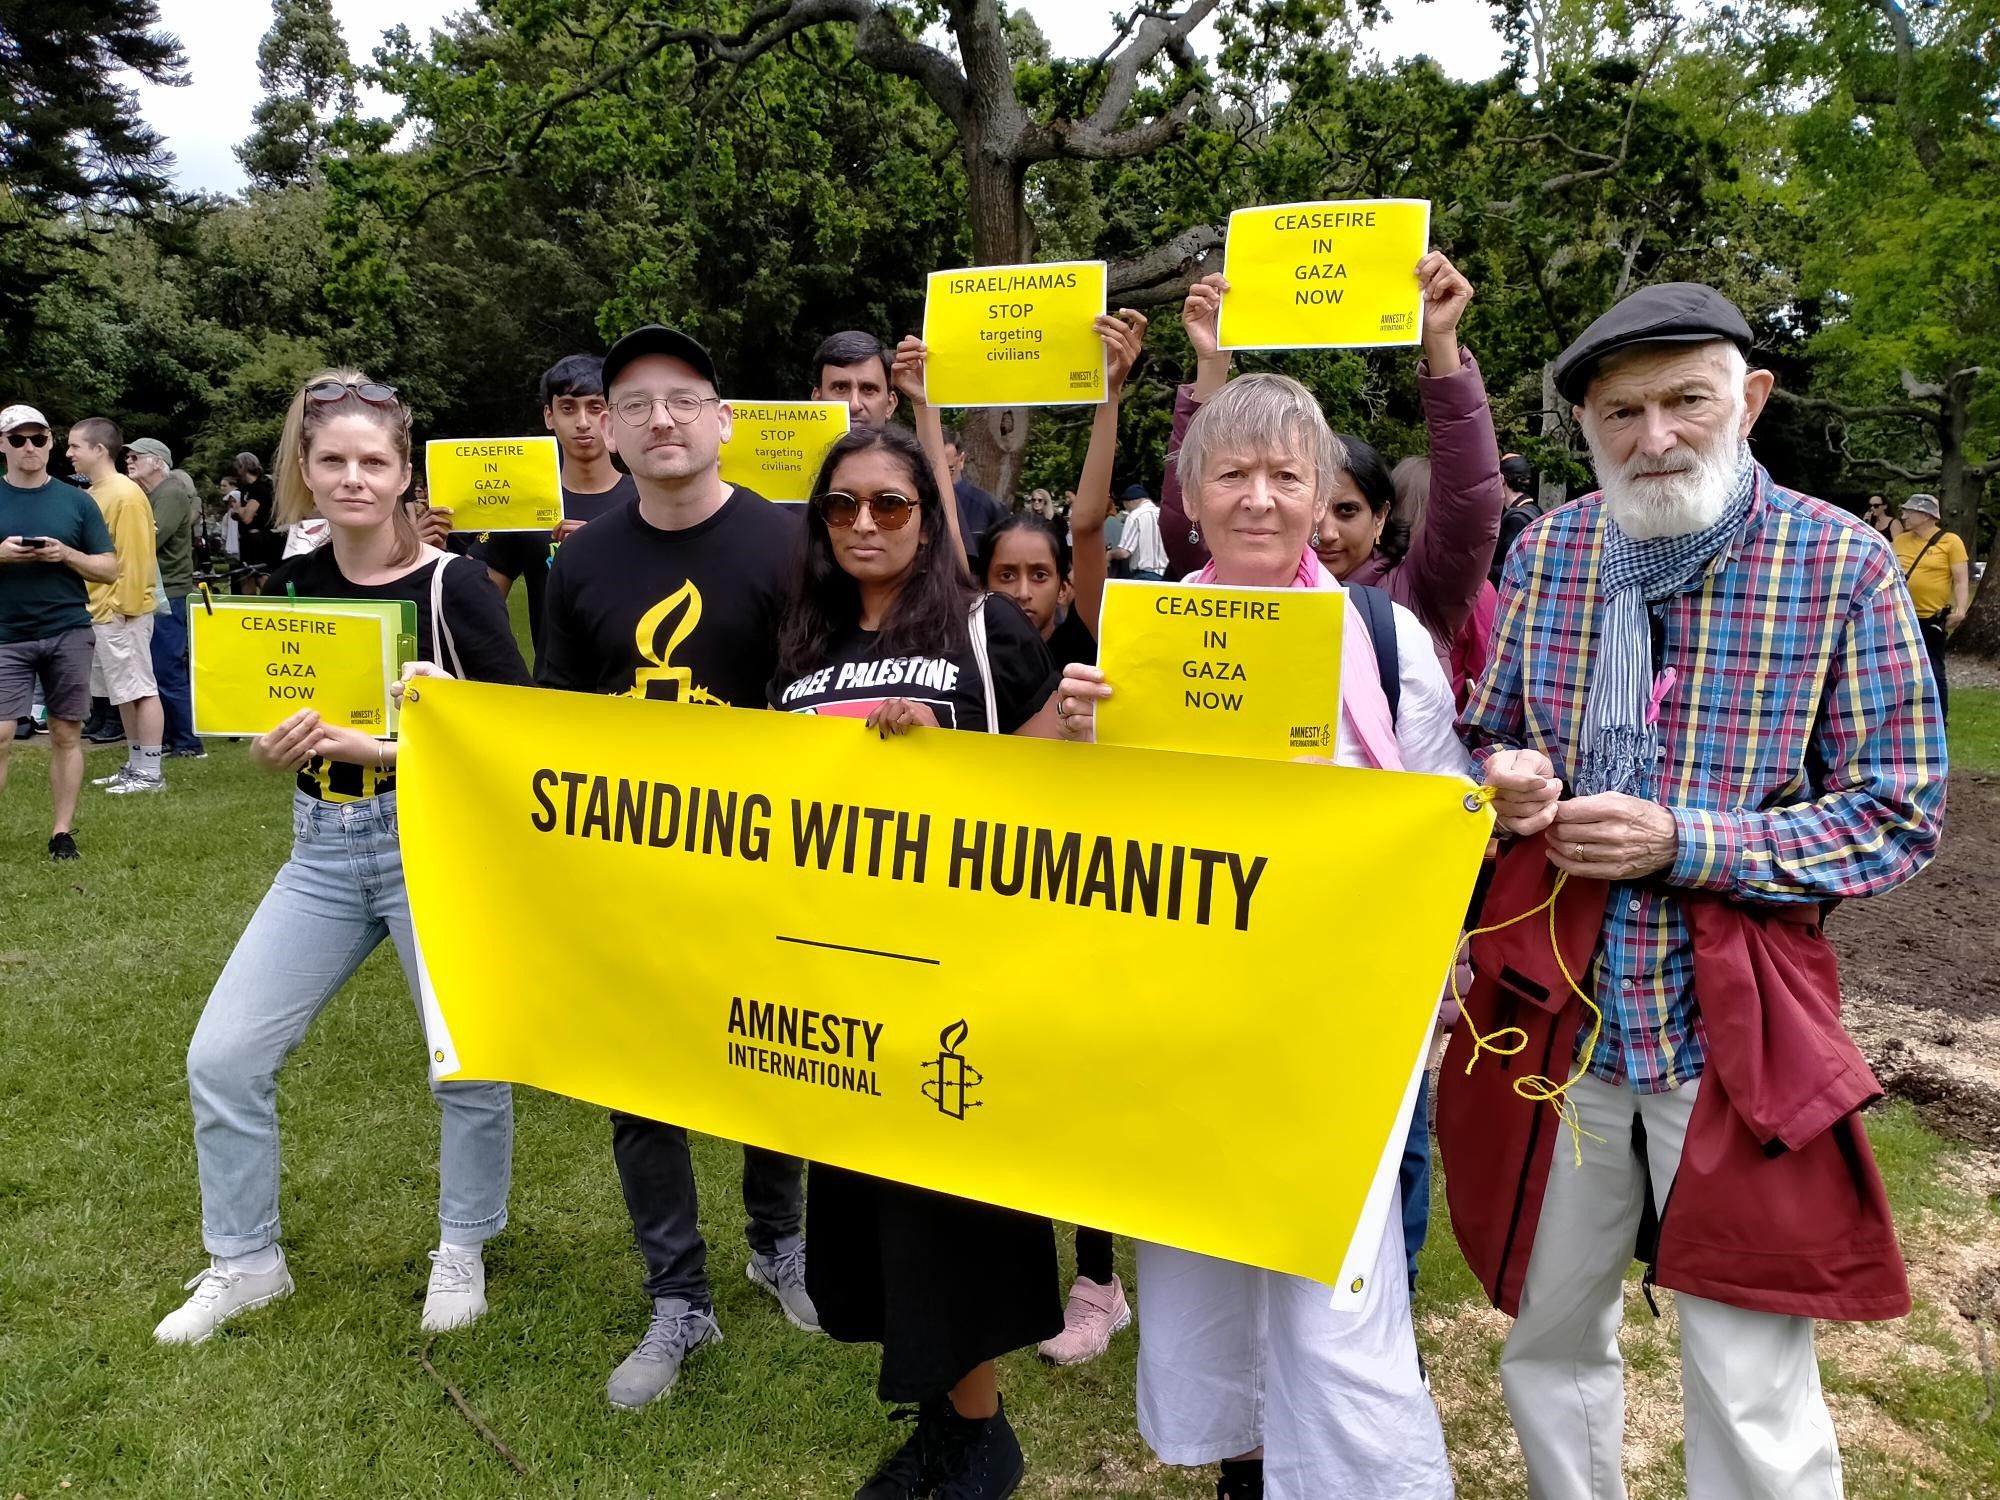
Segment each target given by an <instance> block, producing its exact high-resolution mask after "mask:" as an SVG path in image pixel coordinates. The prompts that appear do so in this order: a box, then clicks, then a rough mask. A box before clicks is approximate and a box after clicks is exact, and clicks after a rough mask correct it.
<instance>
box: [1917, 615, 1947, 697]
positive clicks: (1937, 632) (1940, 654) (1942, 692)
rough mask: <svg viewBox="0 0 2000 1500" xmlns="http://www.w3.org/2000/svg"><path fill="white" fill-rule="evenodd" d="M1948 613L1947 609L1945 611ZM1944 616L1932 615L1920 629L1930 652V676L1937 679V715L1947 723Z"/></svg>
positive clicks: (1925, 645) (1925, 646) (1926, 648)
mask: <svg viewBox="0 0 2000 1500" xmlns="http://www.w3.org/2000/svg"><path fill="white" fill-rule="evenodd" d="M1948 613H1949V611H1947V614H1948ZM1945 618H1946V615H1942V614H1940V615H1932V616H1931V617H1930V618H1929V619H1928V620H1925V621H1924V622H1923V623H1922V631H1923V637H1924V650H1925V651H1927V652H1928V653H1929V654H1930V658H1931V676H1933V677H1935V678H1936V679H1937V690H1938V717H1939V718H1940V719H1942V720H1943V721H1944V722H1945V723H1947V724H1949V723H1950V722H1951V693H1950V692H1949V691H1948V690H1947V689H1946V687H1945V683H1944V643H1945V641H1946V640H1947V639H1949V637H1948V636H1947V635H1946V634H1945V628H1944V622H1945Z"/></svg>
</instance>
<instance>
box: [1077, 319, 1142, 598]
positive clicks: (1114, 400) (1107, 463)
mask: <svg viewBox="0 0 2000 1500" xmlns="http://www.w3.org/2000/svg"><path fill="white" fill-rule="evenodd" d="M1095 326H1096V328H1097V336H1098V337H1099V338H1101V339H1103V340H1104V404H1103V405H1101V406H1099V407H1098V408H1097V415H1096V416H1095V417H1094V418H1093V419H1092V420H1091V424H1090V448H1089V450H1088V451H1087V452H1086V453H1085V454H1084V456H1083V477H1082V478H1081V479H1079V480H1078V481H1077V485H1076V503H1075V504H1074V505H1072V506H1071V507H1070V513H1069V525H1070V531H1071V533H1072V534H1073V535H1074V536H1075V538H1076V541H1075V544H1074V547H1073V549H1072V553H1071V558H1070V585H1071V587H1072V588H1073V589H1074V590H1075V595H1076V597H1075V601H1074V603H1073V604H1072V606H1071V608H1072V610H1073V611H1074V613H1075V615H1076V617H1077V618H1078V619H1079V620H1081V621H1083V623H1084V625H1085V626H1086V627H1087V628H1088V629H1089V631H1090V633H1091V636H1092V637H1093V638H1095V636H1096V635H1097V616H1098V612H1099V610H1100V609H1101V608H1102V607H1103V604H1104V578H1105V573H1106V568H1105V551H1104V518H1105V517H1106V516H1107V515H1109V514H1110V513H1111V475H1112V471H1113V470H1114V469H1115V468H1116V467H1117V464H1118V411H1119V405H1120V403H1121V402H1122V401H1123V399H1124V395H1125V381H1126V379H1127V378H1128V377H1129V376H1130V375H1131V373H1132V366H1133V365H1135V364H1137V363H1138V361H1139V352H1140V350H1141V349H1143V348H1144V347H1145V343H1146V316H1145V314H1144V313H1138V312H1134V311H1133V310H1132V309H1131V308H1129V307H1121V308H1119V309H1118V316H1117V317H1115V318H1114V317H1111V316H1109V315H1106V316H1102V317H1100V318H1098V320H1097V322H1096V325H1095Z"/></svg>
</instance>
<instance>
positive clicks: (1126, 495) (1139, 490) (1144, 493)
mask: <svg viewBox="0 0 2000 1500" xmlns="http://www.w3.org/2000/svg"><path fill="white" fill-rule="evenodd" d="M1118 498H1119V499H1120V500H1150V499H1152V498H1153V492H1152V491H1151V490H1149V489H1147V488H1146V487H1145V486H1144V485H1143V484H1128V485H1126V486H1125V488H1124V489H1122V490H1120V491H1119V492H1118Z"/></svg>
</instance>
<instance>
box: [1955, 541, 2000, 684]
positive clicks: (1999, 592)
mask: <svg viewBox="0 0 2000 1500" xmlns="http://www.w3.org/2000/svg"><path fill="white" fill-rule="evenodd" d="M1951 649H1952V650H1954V651H1962V652H1965V653H1967V654H1969V655H1972V656H1984V657H1986V658H1988V659H1989V660H1992V659H1995V658H2000V528H1996V529H1995V531H1994V533H1993V545H1992V546H1990V547H1988V548H1987V549H1986V574H1985V576H1984V577H1983V578H1982V579H1980V581H1979V587H1978V589H1977V591H1976V592H1975V593H1974V594H1973V596H1972V608H1971V610H1970V611H1969V612H1968V613H1967V614H1966V617H1965V623H1964V624H1963V625H1961V626H1959V627H1958V634H1957V635H1955V636H1953V637H1952V638H1951Z"/></svg>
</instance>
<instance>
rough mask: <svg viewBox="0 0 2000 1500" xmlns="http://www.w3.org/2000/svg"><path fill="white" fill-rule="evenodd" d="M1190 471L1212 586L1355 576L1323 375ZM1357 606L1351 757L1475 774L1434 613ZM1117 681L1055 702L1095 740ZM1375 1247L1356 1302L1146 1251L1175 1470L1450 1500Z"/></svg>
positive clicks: (1150, 1337)
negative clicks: (1330, 541)
mask: <svg viewBox="0 0 2000 1500" xmlns="http://www.w3.org/2000/svg"><path fill="white" fill-rule="evenodd" d="M1177 463H1178V466H1179V479H1180V487H1181V489H1182V491H1183V493H1184V494H1185V496H1186V498H1187V504H1188V509H1187V514H1188V515H1189V517H1190V519H1191V520H1193V521H1194V522H1195V523H1196V524H1197V525H1199V526H1200V528H1201V533H1202V535H1203V536H1204V537H1205V538H1206V539H1207V542H1208V547H1209V550H1210V552H1211V554H1212V560H1211V561H1210V563H1209V564H1208V566H1207V567H1206V568H1204V569H1203V570H1202V572H1201V573H1200V574H1199V575H1198V577H1197V579H1196V581H1197V582H1200V583H1207V584H1222V585H1232V586H1238V587H1262V588H1312V589H1339V588H1340V587H1341V584H1340V582H1339V581H1338V580H1337V579H1335V578H1334V577H1333V575H1332V574H1331V573H1330V572H1329V571H1328V570H1327V568H1326V567H1325V566H1324V564H1322V563H1321V561H1320V559H1319V557H1318V555H1317V552H1316V550H1315V549H1316V547H1317V545H1318V544H1319V543H1320V542H1321V541H1322V540H1323V530H1322V528H1323V527H1324V526H1325V525H1326V524H1327V523H1326V514H1327V509H1328V507H1329V506H1330V505H1331V504H1332V503H1333V501H1334V498H1335V497H1336V496H1337V495H1338V494H1340V493H1341V492H1342V490H1343V486H1344V485H1345V484H1346V482H1347V480H1348V473H1349V469H1348V464H1347V455H1346V452H1345V450H1344V449H1343V447H1342V444H1341V441H1340V439H1338V438H1337V437H1335V436H1334V434H1333V433H1332V431H1331V430H1330V429H1329V428H1328V427H1327V424H1326V419H1325V417H1323V416H1322V415H1321V414H1320V409H1319V405H1318V403H1317V402H1316V401H1315V400H1314V399H1313V396H1312V393H1311V392H1310V391H1308V390H1307V389H1306V388H1305V387H1304V386H1302V385H1300V384H1299V383H1298V382H1297V381H1295V380H1291V379H1288V378H1286V377H1284V376H1282V375H1269V374H1257V375H1246V376H1244V377H1242V378H1241V379H1239V380H1235V381H1232V382H1230V383H1229V385H1228V386H1226V387H1224V388H1223V390H1222V391H1221V392H1220V393H1218V394H1217V395H1215V396H1214V397H1212V398H1211V399H1210V400H1209V401H1208V402H1206V403H1205V404H1204V405H1203V406H1202V408H1201V410H1200V412H1199V413H1198V414H1197V415H1196V416H1195V418H1194V420H1193V422H1192V423H1191V424H1190V425H1189V427H1188V430H1187V436H1186V440H1185V442H1184V443H1183V444H1182V445H1181V447H1180V451H1179V454H1178V456H1177ZM1077 505H1078V508H1079V509H1081V508H1082V507H1083V505H1084V499H1083V497H1082V496H1081V495H1079V497H1078V501H1077ZM1482 566H1483V565H1482ZM1345 613H1346V623H1345V627H1344V631H1343V639H1342V643H1341V648H1340V660H1339V663H1338V665H1339V671H1340V695H1341V705H1340V721H1339V726H1338V730H1337V735H1336V742H1335V759H1336V761H1337V762H1338V763H1339V764H1341V765H1348V766H1371V767H1374V768H1376V769H1381V770H1407V771H1423V772H1430V773H1434V774H1441V775H1459V776H1462V775H1464V774H1465V770H1466V766H1467V764H1468V762H1467V757H1466V753H1465V750H1464V748H1463V747H1462V746H1461V745H1460V744H1459V742H1458V738H1457V736H1456V734H1455V733H1454V731H1453V724H1452V716H1453V703H1452V696H1451V690H1450V688H1449V687H1448V686H1447V684H1446V682H1445V677H1444V670H1443V668H1442V667H1441V666H1440V665H1439V664H1438V659H1437V656H1436V653H1435V652H1433V651H1432V650H1431V642H1430V638H1429V635H1428V634H1427V633H1426V631H1425V629H1424V627H1423V625H1422V623H1421V622H1420V621H1419V620H1418V619H1417V617H1416V616H1415V615H1414V614H1413V613H1411V612H1410V611H1409V610H1407V609H1405V608H1403V607H1402V606H1400V605H1394V604H1391V603H1390V602H1389V601H1387V600H1386V599H1382V598H1381V597H1380V594H1379V592H1378V594H1377V595H1376V596H1375V597H1374V598H1373V599H1363V598H1362V597H1361V596H1360V595H1359V594H1358V592H1357V591H1349V593H1348V599H1347V608H1346V612H1345ZM1385 616H1386V619H1387V622H1388V623H1387V625H1386V626H1385V628H1388V629H1393V630H1394V632H1395V641H1396V652H1395V660H1396V662H1397V667H1398V676H1397V677H1396V678H1395V679H1394V682H1395V687H1396V691H1397V695H1398V703H1397V707H1396V708H1395V709H1394V710H1393V711H1392V710H1391V708H1390V705H1389V700H1388V692H1387V690H1386V685H1385V682H1384V681H1383V680H1382V678H1381V676H1380V675H1379V673H1380V666H1379V659H1378V656H1377V653H1376V650H1375V646H1374V643H1373V636H1372V634H1371V631H1372V629H1373V626H1372V624H1371V617H1372V618H1373V619H1375V620H1380V619H1383V618H1384V617H1385ZM1334 665H1335V664H1334V663H1333V662H1328V663H1327V666H1328V669H1329V670H1331V669H1332V668H1333V667H1334ZM1114 686H1115V685H1114V684H1111V683H1108V682H1107V681H1106V680H1105V677H1104V674H1103V672H1102V671H1100V670H1099V669H1098V668H1096V667H1092V666H1086V665H1081V664H1079V665H1073V666H1070V667H1067V668H1065V669H1064V673H1063V681H1062V685H1061V687H1060V688H1059V689H1058V691H1057V695H1056V701H1055V712H1056V715H1057V719H1058V723H1059V725H1060V729H1061V733H1062V735H1063V737H1064V738H1066V739H1071V740H1078V741H1089V740H1093V739H1094V738H1095V724H1096V720H1095V708H1096V705H1097V704H1098V703H1099V702H1100V701H1102V700H1103V699H1105V698H1107V697H1109V696H1110V694H1111V692H1112V691H1113V688H1114ZM1225 764H1226V763H1225V762H1220V761H1218V762H1216V765H1217V766H1218V767H1222V766H1224V765H1225ZM1218 774H1226V772H1219V773H1218ZM1228 998H1229V997H1226V996H1218V997H1217V1003H1218V1004H1226V1003H1227V1001H1228ZM1271 1211H1272V1212H1282V1211H1283V1205H1281V1204H1277V1205H1272V1209H1271ZM1358 1249H1359V1251H1360V1253H1362V1254H1371V1252H1372V1255H1371V1259H1369V1260H1367V1261H1364V1262H1362V1263H1361V1264H1363V1265H1364V1266H1365V1267H1366V1269H1365V1270H1364V1272H1363V1274H1362V1275H1361V1277H1359V1278H1358V1279H1357V1285H1358V1287H1359V1290H1355V1289H1353V1288H1352V1287H1349V1288H1343V1290H1342V1292H1341V1293H1339V1294H1336V1293H1335V1291H1334V1289H1333V1288H1331V1287H1329V1286H1325V1285H1322V1284H1320V1283H1318V1282H1314V1281H1311V1280H1308V1279H1307V1278H1305V1277H1301V1276H1290V1275H1285V1274H1283V1273H1280V1272H1276V1271H1265V1270H1259V1269H1257V1268H1256V1267H1253V1266H1245V1265H1237V1264H1234V1263H1232V1262H1228V1261H1223V1260H1217V1259H1214V1258H1213V1257H1209V1256H1204V1255H1197V1254H1194V1253H1193V1252H1191V1251H1186V1250H1176V1249H1173V1248H1170V1247H1168V1246H1165V1245H1155V1244H1144V1243H1142V1244H1141V1245H1140V1246H1139V1247H1138V1269H1139V1286H1140V1290H1141V1292H1142V1296H1141V1298H1140V1304H1139V1429H1140V1431H1141V1433H1143V1434H1144V1436H1145V1438H1146V1441H1147V1442H1148V1443H1149V1444H1150V1445H1151V1446H1152V1448H1153V1451H1154V1452H1156V1453H1157V1454H1159V1456H1160V1458H1161V1459H1162V1460H1163V1461H1165V1462H1167V1463H1170V1464H1180V1465H1191V1466H1192V1465H1205V1464H1213V1463H1218V1462H1219V1463H1220V1464H1221V1474H1220V1476H1219V1479H1218V1483H1217V1490H1216V1493H1217V1495H1218V1496H1220V1497H1222V1500H1261V1497H1262V1496H1264V1495H1265V1494H1266V1493H1268V1494H1269V1495H1270V1496H1271V1497H1272V1500H1323V1497H1327V1496H1346V1495H1394V1496H1396V1497H1398V1500H1448V1497H1449V1496H1450V1495H1451V1493H1452V1481H1451V1469H1450V1466H1449V1464H1448V1463H1447V1462H1446V1458H1445V1448H1444V1433H1443V1430H1442V1429H1441V1427H1440V1426H1439V1423H1438V1414H1437V1409H1436V1408H1435V1407H1434V1406H1432V1404H1431V1401H1430V1397H1429V1395H1428V1393H1427V1392H1426V1391H1425V1389H1424V1386H1423V1380H1422V1376H1421V1374H1420V1366H1419V1364H1418V1360H1417V1344H1416V1335H1415V1330H1414V1328H1413V1326H1412V1324H1411V1320H1410V1300H1409V1290H1410V1289H1409V1282H1408V1280H1407V1277H1406V1274H1405V1271H1406V1268H1405V1264H1404V1259H1403V1230H1402V1224H1401V1221H1400V1219H1399V1217H1398V1216H1397V1215H1394V1214H1390V1215H1388V1216H1387V1218H1386V1222H1385V1224H1384V1226H1383V1228H1382V1231H1381V1233H1380V1239H1379V1242H1378V1243H1377V1244H1376V1245H1374V1246H1372V1247H1358Z"/></svg>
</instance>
